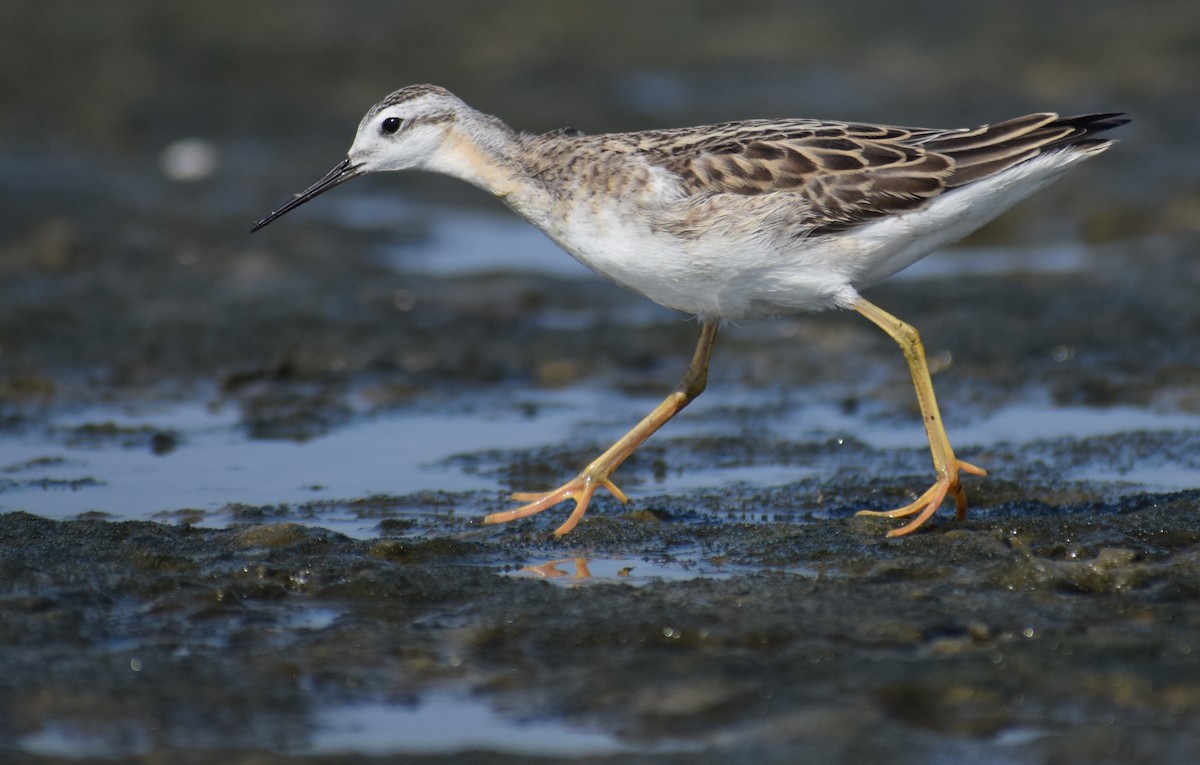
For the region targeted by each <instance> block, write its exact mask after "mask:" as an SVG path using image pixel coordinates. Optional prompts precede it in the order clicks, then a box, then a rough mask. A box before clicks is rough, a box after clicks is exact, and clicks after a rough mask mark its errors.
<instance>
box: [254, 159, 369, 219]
mask: <svg viewBox="0 0 1200 765" xmlns="http://www.w3.org/2000/svg"><path fill="white" fill-rule="evenodd" d="M359 167H360V166H359V165H352V164H350V158H349V157H347V158H346V159H343V160H342V161H341V162H339V163H338V164H337V166H336V167H334V168H333V169H332V170H330V171H329V172H328V173H325V176H324V177H323V178H321V180H319V181H317V182H316V183H314V184H313V185H311V186H309V187H308V188H307V189H305V190H304V191H301V192H300V193H299V194H296V195H295V196H294V197H292V198H291V199H289V200H288V201H287V202H285V203H284V204H283V205H282V206H281V207H279V209H277V210H275V211H273V212H272V213H271V214H270V215H268V216H267V217H265V218H263V219H262V220H260V221H259V222H258V223H255V224H254V227H253V228H251V229H250V232H251V233H254V232H255V231H258V230H259V229H260V228H262V227H263V226H265V225H267V224H268V223H270V222H271V221H273V220H275V219H276V218H278V217H279V216H280V215H283V214H284V213H286V212H288V211H290V210H294V209H296V208H297V207H299V206H300V205H302V204H304V203H305V202H307V201H308V200H310V199H312V198H313V197H315V196H317V195H319V194H322V193H324V192H326V191H329V190H330V189H332V188H333V187H334V186H337V185H338V184H340V183H345V182H346V181H348V180H350V179H351V178H353V177H354V176H356V175H358V174H359V173H361V172H362V171H361V170H360V169H359Z"/></svg>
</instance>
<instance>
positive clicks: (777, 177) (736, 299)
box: [253, 85, 1128, 536]
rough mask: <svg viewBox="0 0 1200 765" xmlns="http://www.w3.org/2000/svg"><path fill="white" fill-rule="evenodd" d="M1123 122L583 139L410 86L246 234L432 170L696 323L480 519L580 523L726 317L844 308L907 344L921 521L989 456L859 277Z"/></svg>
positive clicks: (731, 126)
mask: <svg viewBox="0 0 1200 765" xmlns="http://www.w3.org/2000/svg"><path fill="white" fill-rule="evenodd" d="M1126 122H1128V119H1126V118H1125V117H1124V116H1123V115H1121V114H1117V113H1106V114H1089V115H1084V116H1079V117H1065V118H1060V117H1059V116H1058V115H1057V114H1051V113H1043V114H1030V115H1027V116H1024V117H1017V118H1015V119H1011V120H1007V121H1005V122H1001V123H999V124H996V125H985V126H982V127H977V128H972V129H957V130H935V129H923V128H900V127H889V126H883V125H866V124H858V123H845V122H824V121H817V120H807V119H788V120H749V121H745V122H728V123H723V124H719V125H708V126H704V127H694V128H682V129H677V130H658V131H646V132H637V133H614V134H604V135H584V134H582V133H579V132H578V131H575V130H559V131H555V132H552V133H546V134H543V135H530V134H525V133H517V132H514V131H513V130H512V129H510V128H509V127H508V126H507V125H505V124H504V123H503V122H501V121H500V120H499V119H497V118H495V117H492V116H490V115H486V114H483V113H481V112H478V111H476V110H474V109H472V108H470V107H469V106H467V105H466V104H465V103H463V102H462V101H461V100H459V99H458V98H457V97H455V96H454V95H453V94H451V93H450V92H448V91H446V90H444V89H442V88H439V87H435V86H432V85H414V86H411V87H407V88H403V89H401V90H398V91H396V92H395V93H392V94H391V95H390V96H388V97H387V98H385V99H384V100H383V101H380V102H379V103H378V104H376V105H375V106H373V107H372V108H371V110H370V111H368V112H367V114H366V116H365V117H364V118H363V120H362V122H361V123H360V124H359V126H358V134H357V135H356V136H355V138H354V143H353V144H352V145H351V147H350V152H349V154H348V155H347V157H346V159H344V160H342V161H341V162H340V163H339V164H338V165H337V166H336V167H334V168H333V169H332V170H330V171H329V172H328V173H327V174H326V175H325V177H323V178H321V179H320V180H319V181H317V182H316V183H314V184H313V185H312V186H310V187H309V188H307V189H305V190H304V191H303V192H301V193H299V194H297V195H295V196H294V197H293V198H292V199H291V200H289V201H288V202H287V203H286V204H284V205H283V206H282V207H280V208H279V209H277V210H275V211H274V212H272V213H271V214H270V215H268V216H266V217H265V218H263V219H262V220H260V221H258V222H257V223H256V224H255V225H254V229H253V230H255V231H257V230H258V229H260V228H262V227H263V226H265V225H267V224H268V223H270V222H271V221H273V220H275V219H276V218H278V217H279V216H281V215H283V214H284V213H286V212H288V211H289V210H292V209H294V208H296V207H298V206H300V205H302V204H304V203H305V202H307V201H309V200H310V199H312V198H314V197H316V196H317V195H318V194H321V193H322V192H325V191H328V190H329V189H331V188H333V187H334V186H337V185H338V184H340V183H343V182H345V181H347V180H349V179H351V178H354V177H355V176H358V175H362V174H364V173H371V172H381V171H385V170H428V171H432V172H436V173H444V174H446V175H450V176H454V177H456V178H461V179H462V180H464V181H467V182H468V183H472V184H474V185H475V186H478V187H480V188H482V189H484V190H486V191H489V192H491V193H492V194H495V195H496V196H498V197H500V198H501V199H502V200H504V202H505V203H507V204H508V206H509V207H511V208H512V209H513V210H515V211H516V212H517V213H518V214H520V215H521V216H522V217H524V218H525V219H526V220H528V221H529V222H530V223H532V224H533V225H535V226H537V227H538V228H540V229H541V230H542V231H543V232H545V233H546V235H547V236H549V237H550V238H551V239H553V240H554V241H555V242H557V243H558V244H559V245H560V246H561V247H562V248H563V249H565V250H566V251H567V252H569V253H571V254H572V255H574V256H575V257H576V258H578V259H579V260H580V261H582V262H583V263H584V264H586V265H587V266H589V267H591V268H592V269H593V270H595V271H597V272H599V273H600V274H602V275H603V276H606V277H608V278H609V279H612V280H613V281H615V282H617V283H618V284H621V285H624V286H625V287H628V288H629V289H631V290H634V291H635V292H640V293H641V294H643V295H645V296H646V297H648V298H650V299H651V300H653V301H655V302H657V303H660V304H662V305H664V306H668V307H670V308H674V309H676V310H679V311H683V312H686V313H690V314H695V315H696V316H698V317H699V319H700V321H701V329H700V340H699V343H698V344H697V345H696V350H695V354H694V356H693V357H692V362H691V365H690V366H689V367H688V370H687V373H686V374H685V375H684V377H683V380H682V381H681V382H680V383H679V385H678V386H677V387H676V388H675V389H674V390H673V391H672V392H671V394H670V395H669V396H667V398H666V399H665V400H664V401H663V402H662V403H661V404H659V405H658V407H656V408H655V409H654V410H653V411H652V412H651V413H650V414H649V415H647V416H646V418H645V419H643V420H642V421H641V422H640V423H638V424H637V425H636V426H635V427H634V428H633V429H632V430H630V431H629V432H628V433H627V434H626V435H625V436H623V437H622V438H621V439H620V440H618V441H617V442H616V443H615V444H613V445H612V446H611V447H610V448H609V449H608V451H606V452H604V453H603V454H602V455H600V456H599V457H598V458H597V459H596V460H595V461H593V462H592V463H591V464H590V465H588V466H587V467H586V468H584V470H583V471H582V472H581V473H580V474H579V475H578V476H576V477H575V478H573V479H571V480H570V481H568V482H567V483H565V484H564V485H562V486H560V487H559V488H557V489H555V490H553V491H548V492H544V493H531V494H515V495H513V496H514V499H516V500H517V501H520V502H524V503H526V504H524V505H522V506H521V507H518V508H516V509H513V510H509V511H507V512H500V513H493V514H491V515H489V516H487V517H486V518H485V519H484V522H485V523H498V522H502V521H509V520H513V519H516V518H524V517H526V516H529V515H533V514H535V513H539V512H541V511H543V510H545V509H547V508H550V507H553V506H555V505H557V504H559V503H560V502H564V501H566V500H572V501H574V503H575V508H574V511H573V512H572V513H571V515H570V517H568V518H567V520H566V522H565V523H563V524H562V525H561V526H560V527H559V528H558V529H557V530H556V531H555V534H556V535H562V534H565V533H567V532H569V531H570V530H571V529H573V528H575V526H576V524H578V523H579V520H580V519H581V518H582V517H583V514H584V512H585V511H586V510H587V506H588V502H589V500H590V499H591V497H592V494H593V493H594V492H595V491H596V489H598V488H600V487H604V488H606V489H608V490H609V491H610V492H612V493H613V494H614V495H615V496H616V497H617V498H618V499H620V500H621V501H626V497H625V494H624V493H623V492H622V491H621V490H620V489H618V488H617V487H616V485H615V484H614V483H613V482H612V479H611V476H612V473H613V471H615V470H616V469H617V468H618V467H619V466H620V465H621V463H622V462H624V461H625V459H626V458H628V457H629V455H630V454H632V453H633V451H634V450H635V449H637V447H638V446H639V445H640V444H641V443H642V442H643V441H645V440H646V439H647V438H649V437H650V435H651V434H653V433H654V432H655V431H656V430H658V429H659V428H660V427H661V426H662V425H663V424H664V423H665V422H666V421H667V420H669V419H671V417H673V416H674V415H675V414H676V413H678V412H679V411H680V410H681V409H683V408H684V407H685V406H687V404H688V403H689V402H690V401H691V400H692V399H694V398H695V397H696V396H698V395H699V394H700V393H701V391H703V390H704V386H705V380H706V377H707V373H708V362H709V355H710V353H711V351H712V346H713V341H714V339H715V338H716V334H717V329H718V327H719V326H720V324H721V322H722V321H724V320H730V319H743V318H752V317H759V316H769V315H777V314H789V313H801V312H807V311H820V310H824V309H828V308H852V309H854V310H856V311H858V312H859V313H861V314H862V315H863V316H865V317H866V318H867V319H869V320H871V321H872V322H873V323H875V324H876V325H878V326H879V327H880V328H881V329H882V330H883V331H884V332H886V333H887V334H888V335H890V336H891V337H892V339H893V340H895V341H896V342H897V343H898V344H899V345H900V348H901V350H902V351H903V352H904V356H905V358H906V359H907V361H908V366H909V370H910V371H911V373H912V378H913V385H914V387H915V388H916V394H917V402H918V404H919V405H920V408H921V414H922V417H923V419H924V423H925V431H926V434H927V435H928V437H929V448H930V452H931V454H932V457H933V467H934V470H935V471H936V473H937V478H936V480H935V481H934V483H933V485H932V486H931V487H930V488H929V489H928V490H927V491H925V492H924V493H923V494H922V495H921V496H920V497H918V498H917V499H916V500H915V501H914V502H912V503H910V504H908V505H905V506H904V507H900V508H897V509H895V510H889V511H886V512H875V511H863V512H864V513H866V514H870V515H884V516H888V517H891V518H898V517H904V516H910V515H912V516H915V518H913V519H912V520H911V521H910V522H909V523H907V524H906V525H904V526H902V527H900V528H897V529H893V530H892V531H890V532H889V533H888V536H899V535H903V534H908V533H910V532H912V531H914V530H915V529H917V528H918V527H920V526H921V525H922V524H923V523H924V522H925V521H926V520H928V519H929V517H930V516H932V515H933V514H934V512H935V511H936V510H937V509H938V507H939V506H941V504H942V502H943V501H944V500H945V499H946V497H947V496H950V497H953V499H954V502H955V505H956V507H957V510H958V517H959V518H964V517H965V516H966V509H967V499H966V495H965V493H964V492H963V488H962V485H961V483H960V481H959V474H960V473H962V472H966V473H970V474H972V475H978V476H982V475H986V474H987V473H986V471H984V470H983V469H981V468H978V467H976V466H974V465H971V464H970V463H967V462H963V461H961V460H959V459H958V458H957V457H955V455H954V450H953V449H952V448H951V447H950V440H949V438H948V437H947V436H946V430H945V428H944V427H943V425H942V418H941V415H940V414H939V412H938V406H937V400H936V399H935V397H934V392H933V385H932V383H931V382H930V378H929V369H928V366H927V365H926V363H925V352H924V349H923V348H922V345H921V340H920V338H919V336H918V334H917V331H916V330H915V329H914V328H913V327H911V326H910V325H908V324H906V323H904V322H903V321H901V320H900V319H897V318H896V317H894V316H892V315H891V314H889V313H887V312H885V311H884V310H882V309H881V308H879V307H877V306H875V305H873V304H872V303H869V302H868V301H866V300H865V299H863V298H862V297H861V296H860V295H859V290H860V289H862V288H863V287H867V286H869V285H871V284H874V283H875V282H878V281H880V280H881V279H884V278H886V277H888V276H890V275H892V274H894V273H896V272H897V271H899V270H900V269H902V268H905V267H906V266H909V265H911V264H912V263H914V262H916V261H917V260H919V259H920V258H922V257H924V256H925V255H926V254H927V253H929V252H930V251H932V250H934V249H936V248H937V247H939V246H941V245H944V244H947V243H950V242H953V241H955V240H957V239H959V238H961V237H963V236H965V235H966V234H968V233H970V232H971V231H974V230H975V229H977V228H979V227H980V226H982V225H983V224H984V223H986V222H988V221H989V220H991V219H992V218H994V217H996V216H997V215H999V214H1000V213H1002V212H1004V211H1005V210H1006V209H1008V208H1009V207H1011V206H1012V205H1013V204H1014V203H1016V202H1017V201H1019V200H1020V199H1022V198H1024V197H1026V196H1028V195H1029V194H1031V193H1033V192H1034V191H1036V190H1038V189H1040V188H1041V187H1043V186H1045V185H1046V184H1048V183H1049V182H1050V181H1052V180H1054V179H1055V178H1057V177H1058V176H1059V175H1061V174H1062V173H1063V172H1064V171H1066V170H1067V169H1068V168H1070V167H1071V166H1073V165H1074V164H1076V163H1077V162H1079V161H1080V160H1083V159H1085V158H1087V157H1090V156H1092V155H1094V154H1099V153H1100V152H1102V151H1104V150H1105V149H1107V148H1108V147H1109V146H1110V145H1111V144H1112V142H1111V141H1110V140H1106V139H1103V138H1096V137H1095V136H1096V135H1097V134H1099V133H1102V132H1104V131H1106V130H1109V129H1111V128H1114V127H1117V126H1119V125H1123V124H1125V123H1126Z"/></svg>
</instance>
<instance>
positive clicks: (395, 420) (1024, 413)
mask: <svg viewBox="0 0 1200 765" xmlns="http://www.w3.org/2000/svg"><path fill="white" fill-rule="evenodd" d="M535 402H536V403H535ZM787 402H788V399H787V398H786V392H778V391H776V392H772V391H752V392H746V391H737V390H731V391H726V392H713V393H712V394H710V395H706V396H705V397H704V398H702V399H700V400H698V401H697V402H696V403H695V404H694V405H693V406H692V407H691V408H689V409H688V411H687V412H685V413H683V414H682V415H681V416H680V417H679V418H678V420H676V421H674V422H672V423H670V425H668V426H667V428H666V429H665V430H664V433H663V434H662V436H661V437H662V438H673V439H679V440H680V441H681V442H682V441H686V440H687V439H690V438H694V437H721V436H723V435H730V434H734V435H738V436H740V437H743V438H744V437H745V433H744V429H745V428H746V427H748V426H747V425H746V424H745V423H746V422H752V423H754V424H753V427H755V428H756V431H755V437H757V434H758V433H761V434H762V437H763V441H764V442H765V441H766V440H767V439H768V438H772V439H775V440H776V441H778V442H782V443H797V442H803V441H805V440H810V441H811V440H819V441H822V442H830V443H837V442H838V441H839V440H840V439H843V438H846V439H849V438H853V439H857V441H859V442H862V443H865V444H866V445H867V446H869V447H871V448H874V449H879V450H888V449H915V450H923V449H924V448H925V440H924V433H923V432H922V431H921V428H920V426H919V423H916V422H909V421H908V420H907V419H904V418H892V417H888V418H878V417H871V416H868V415H864V414H863V413H861V412H858V413H847V412H846V411H845V410H844V409H842V408H841V407H839V406H837V405H835V404H833V403H820V402H818V403H805V404H801V405H796V406H790V405H788V403H787ZM654 403H656V401H655V400H654V399H651V398H648V397H647V398H642V397H637V398H630V397H624V396H620V395H617V394H615V393H612V392H611V391H606V390H602V389H594V388H588V387H580V388H574V389H570V390H565V391H542V390H512V389H505V390H502V391H499V392H498V394H497V396H496V397H494V398H493V399H491V400H490V401H489V402H488V403H487V404H485V405H481V406H476V407H474V408H465V407H450V408H448V409H446V410H440V411H428V410H411V411H395V412H388V413H383V414H374V415H370V416H366V415H364V416H361V417H359V418H358V419H355V420H353V421H351V422H350V423H349V424H347V425H345V426H342V427H340V428H337V429H334V430H332V431H331V432H329V433H326V434H324V435H321V436H318V437H315V438H311V439H309V440H306V441H303V442H296V441H280V440H254V439H251V438H248V437H247V436H246V435H245V433H244V430H243V429H242V427H241V425H240V421H239V417H238V413H237V410H236V408H235V407H232V406H216V407H212V406H206V405H204V404H200V403H184V404H175V405H159V406H153V407H150V406H146V407H141V408H137V409H132V408H128V407H99V408H95V409H91V410H87V411H83V412H78V413H73V414H63V415H58V416H54V417H52V418H50V420H49V422H48V423H45V424H44V425H43V426H41V427H40V428H38V429H33V430H31V431H27V432H24V433H20V434H4V435H2V436H0V512H5V511H15V510H25V511H28V512H32V513H36V514H39V515H43V516H47V517H51V518H60V519H61V518H71V517H76V516H79V515H81V514H84V513H89V512H102V513H108V514H110V515H112V516H113V517H116V518H123V519H150V518H156V517H159V518H161V517H162V514H164V513H175V514H177V517H182V515H184V514H185V511H198V512H197V515H198V516H199V520H201V522H204V523H208V524H214V523H218V522H228V521H229V517H228V515H227V514H226V515H222V514H221V512H222V510H223V509H225V508H228V507H230V506H233V505H249V506H280V505H309V506H322V503H324V506H326V507H327V509H326V510H320V511H319V512H320V513H321V514H320V515H319V517H318V519H317V522H319V523H321V524H322V525H328V526H330V527H331V528H335V529H336V530H338V531H342V532H343V533H348V534H351V535H354V536H373V535H376V534H377V533H378V526H377V523H378V519H376V518H359V517H357V516H356V515H354V514H353V513H346V512H344V507H343V511H342V512H341V513H340V514H339V510H338V502H339V501H349V500H352V499H356V498H364V497H370V496H377V495H378V496H398V495H408V494H415V493H419V492H430V491H435V492H471V491H484V492H501V491H503V490H505V488H506V487H505V486H503V485H501V483H500V481H499V480H498V479H497V478H496V477H495V473H496V471H498V470H499V471H502V470H503V468H504V466H505V465H507V464H509V461H510V460H511V459H512V458H513V457H512V455H513V454H514V452H516V453H519V452H520V451H521V450H527V449H534V448H538V447H543V446H553V445H562V444H569V443H571V442H572V441H573V440H576V439H578V440H580V441H586V442H587V443H605V442H607V441H608V440H611V439H615V438H617V437H618V436H620V435H621V434H622V433H623V432H624V430H625V429H626V428H627V427H628V426H629V425H630V424H631V423H633V422H636V421H637V420H638V419H639V418H640V417H641V416H642V414H644V412H645V411H648V410H649V409H650V407H651V406H652V405H653V404H654ZM731 412H732V414H731ZM950 431H951V435H952V437H953V439H954V443H955V445H956V446H957V447H958V448H959V450H960V451H963V452H970V451H977V450H980V449H984V448H987V447H988V446H995V445H998V444H1004V445H1007V446H1008V447H1009V448H1010V449H1014V448H1016V447H1022V446H1023V445H1037V444H1043V445H1044V444H1046V443H1050V444H1056V443H1060V442H1064V441H1067V440H1070V441H1072V442H1080V441H1083V440H1086V439H1103V438H1108V437H1113V438H1121V437H1126V438H1132V436H1130V434H1137V433H1155V434H1173V435H1171V436H1170V437H1171V438H1173V439H1174V440H1175V441H1177V442H1180V443H1191V442H1192V441H1196V440H1200V417H1198V416H1196V415H1190V414H1180V413H1160V412H1154V411H1150V410H1145V409H1135V408H1132V407H1113V408H1108V409H1086V408H1079V407H1076V408H1058V407H1053V406H1051V405H1048V404H1045V405H1043V404H1036V403H1025V404H1014V405H1011V406H1007V407H1003V408H1001V409H999V410H997V411H995V412H992V413H990V414H988V415H987V416H984V417H981V418H979V419H978V420H976V421H973V422H968V423H952V425H951V429H950ZM164 434H167V435H164ZM1121 434H1125V435H1124V436H1121ZM164 442H165V444H166V448H159V447H161V446H162V445H163V443H164ZM1068 446H1069V444H1068ZM1057 448H1060V449H1065V448H1068V447H1067V446H1061V447H1057ZM1018 451H1020V450H1018ZM1193 452H1194V450H1191V449H1184V448H1180V449H1177V450H1169V449H1164V448H1162V446H1161V445H1159V444H1158V441H1157V440H1156V439H1155V438H1149V439H1146V442H1145V444H1138V443H1134V444H1133V446H1129V447H1122V448H1121V449H1120V450H1118V451H1116V452H1114V454H1116V456H1111V457H1110V456H1105V455H1100V454H1095V453H1093V452H1085V455H1086V456H1087V459H1084V460H1083V461H1078V460H1077V461H1069V464H1068V466H1067V467H1065V468H1064V470H1063V473H1062V475H1063V478H1064V480H1087V481H1107V482H1113V483H1116V484H1120V485H1122V486H1129V487H1130V488H1131V490H1132V488H1133V487H1141V488H1143V489H1149V490H1177V489H1186V488H1193V487H1194V486H1196V485H1197V484H1198V483H1200V473H1198V471H1197V467H1198V466H1197V465H1196V464H1194V462H1195V460H1194V459H1192V458H1191V457H1189V455H1190V454H1192V453H1193ZM1030 458H1031V459H1032V458H1035V456H1031V457H1030ZM714 461H717V460H714ZM788 461H789V460H787V459H785V458H784V457H783V456H780V455H773V454H772V453H771V451H770V450H764V451H763V452H762V453H757V454H755V455H753V456H752V457H750V458H747V459H746V460H744V461H743V462H736V461H735V462H732V463H729V464H724V463H722V464H719V465H710V466H706V467H702V468H695V467H690V468H688V469H682V468H672V467H671V466H670V465H669V464H668V465H667V467H666V468H665V469H664V470H662V471H660V472H659V473H658V474H656V475H654V476H645V477H643V478H642V483H641V485H637V484H636V483H635V484H634V488H635V489H636V493H638V494H643V495H645V494H646V493H649V492H653V493H682V492H686V491H693V490H723V489H728V488H730V487H735V486H738V485H749V486H755V487H759V488H763V487H774V486H783V485H787V484H789V483H793V482H796V481H799V480H803V479H806V478H812V477H814V476H818V475H820V474H821V472H822V470H823V469H826V468H823V467H822V466H820V465H793V464H786V463H787V462H788ZM668 463H669V460H668ZM639 565H642V566H645V564H644V563H640V564H639ZM643 570H644V569H643Z"/></svg>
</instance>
